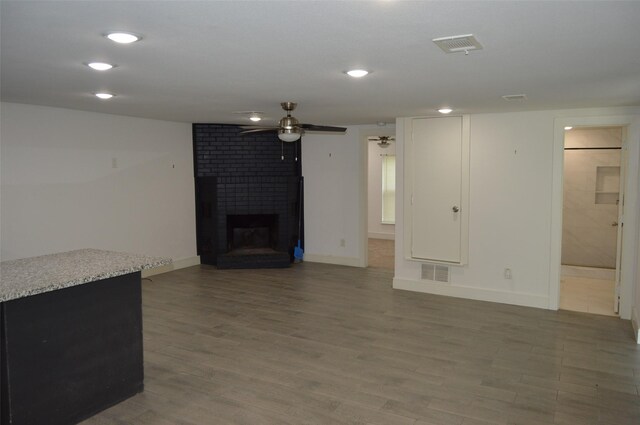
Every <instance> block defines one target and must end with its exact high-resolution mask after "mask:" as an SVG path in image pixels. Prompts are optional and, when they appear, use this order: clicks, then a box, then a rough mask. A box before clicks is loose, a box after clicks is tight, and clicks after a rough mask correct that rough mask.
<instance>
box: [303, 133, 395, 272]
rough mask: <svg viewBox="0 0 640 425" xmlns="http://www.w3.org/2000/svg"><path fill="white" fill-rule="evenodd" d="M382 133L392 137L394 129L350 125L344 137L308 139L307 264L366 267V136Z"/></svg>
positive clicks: (305, 144)
mask: <svg viewBox="0 0 640 425" xmlns="http://www.w3.org/2000/svg"><path fill="white" fill-rule="evenodd" d="M383 133H384V134H391V135H393V134H394V133H395V128H394V126H387V127H384V128H383V129H381V128H380V127H377V126H375V125H371V126H349V127H348V128H347V132H346V134H345V135H341V136H336V135H318V134H308V135H305V136H304V138H303V140H302V175H303V176H304V185H305V190H304V219H305V254H304V255H305V257H304V258H305V261H315V262H325V263H333V264H343V265H350V266H357V267H366V265H367V247H366V239H367V217H366V211H367V204H366V198H367V193H366V191H367V185H366V180H367V140H366V137H367V136H370V135H376V134H383ZM343 239H344V246H341V240H343Z"/></svg>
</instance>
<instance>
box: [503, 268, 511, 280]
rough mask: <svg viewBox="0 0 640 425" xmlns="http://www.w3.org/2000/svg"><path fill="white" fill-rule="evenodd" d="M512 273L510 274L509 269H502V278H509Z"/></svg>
mask: <svg viewBox="0 0 640 425" xmlns="http://www.w3.org/2000/svg"><path fill="white" fill-rule="evenodd" d="M512 277H513V275H512V274H511V269H504V278H505V279H511V278H512Z"/></svg>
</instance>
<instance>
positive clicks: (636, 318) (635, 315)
mask: <svg viewBox="0 0 640 425" xmlns="http://www.w3.org/2000/svg"><path fill="white" fill-rule="evenodd" d="M631 326H633V337H634V338H635V340H636V343H638V344H639V345H640V312H639V311H638V310H637V309H636V308H633V309H632V310H631Z"/></svg>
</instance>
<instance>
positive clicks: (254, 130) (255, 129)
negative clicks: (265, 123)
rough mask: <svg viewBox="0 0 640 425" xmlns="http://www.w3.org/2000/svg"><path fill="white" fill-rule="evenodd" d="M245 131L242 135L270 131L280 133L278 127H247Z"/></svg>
mask: <svg viewBox="0 0 640 425" xmlns="http://www.w3.org/2000/svg"><path fill="white" fill-rule="evenodd" d="M245 128H246V129H245V130H242V131H241V132H240V134H249V133H266V132H269V131H278V127H248V126H247V127H245Z"/></svg>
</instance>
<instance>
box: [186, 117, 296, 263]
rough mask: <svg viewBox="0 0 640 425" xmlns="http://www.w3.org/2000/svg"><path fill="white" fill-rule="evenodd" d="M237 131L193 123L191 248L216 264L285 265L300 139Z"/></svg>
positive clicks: (292, 231)
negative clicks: (285, 139) (288, 140)
mask: <svg viewBox="0 0 640 425" xmlns="http://www.w3.org/2000/svg"><path fill="white" fill-rule="evenodd" d="M239 131H240V128H239V127H238V126H234V125H225V124H193V147H194V149H193V151H194V164H195V167H194V171H195V174H196V176H195V177H196V182H195V183H196V203H197V205H196V207H197V209H196V214H197V217H196V222H197V240H198V254H199V255H200V258H201V261H202V263H203V264H212V265H216V266H218V267H219V268H258V267H259V268H263V267H288V266H289V265H290V264H291V262H292V259H293V248H294V246H295V244H296V243H297V240H298V238H302V235H301V234H300V232H299V230H298V229H299V223H298V217H299V211H300V210H301V205H300V202H301V199H300V193H301V192H300V188H301V181H302V178H301V175H300V169H301V167H300V142H299V141H298V142H295V143H285V144H284V145H282V144H281V142H280V140H278V138H277V136H276V135H275V134H271V133H266V134H252V135H246V136H244V135H241V134H239ZM243 244H244V246H243Z"/></svg>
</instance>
